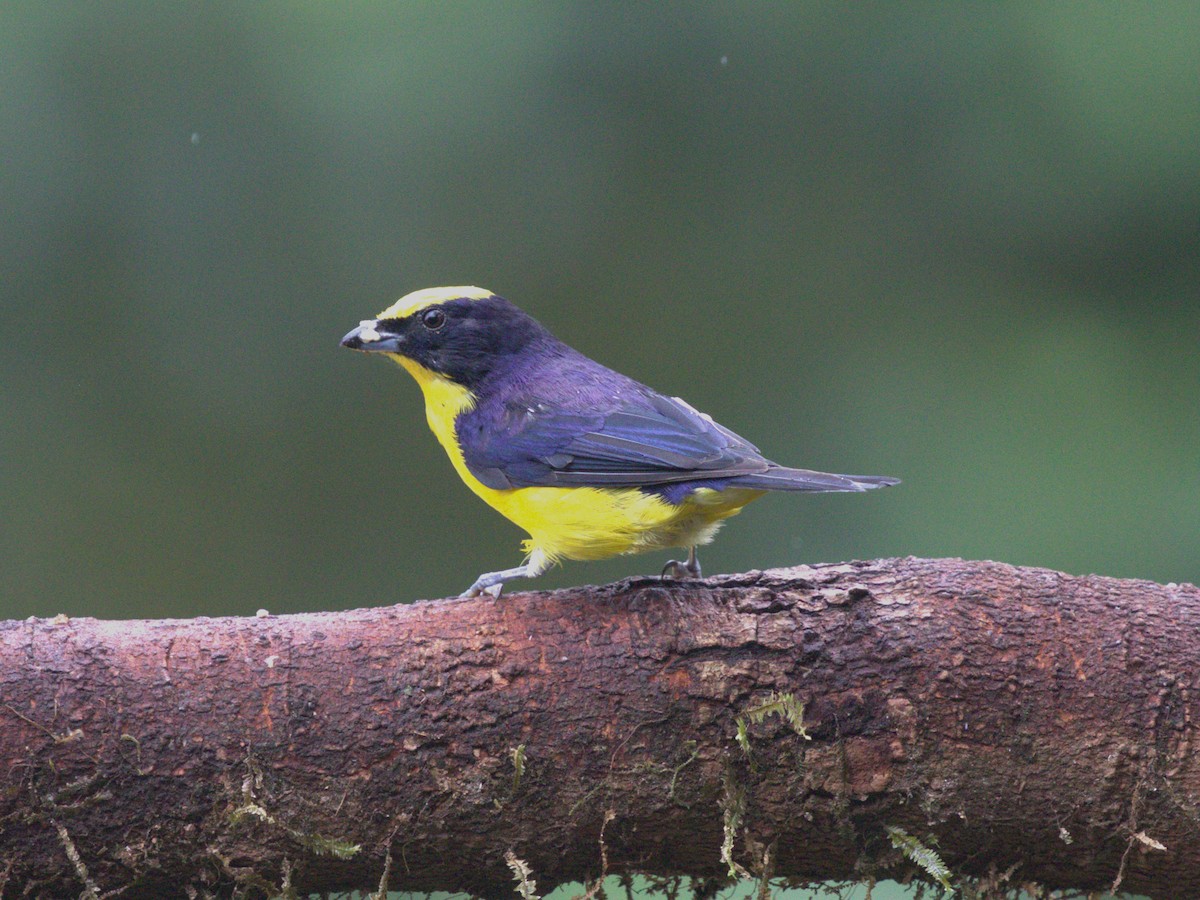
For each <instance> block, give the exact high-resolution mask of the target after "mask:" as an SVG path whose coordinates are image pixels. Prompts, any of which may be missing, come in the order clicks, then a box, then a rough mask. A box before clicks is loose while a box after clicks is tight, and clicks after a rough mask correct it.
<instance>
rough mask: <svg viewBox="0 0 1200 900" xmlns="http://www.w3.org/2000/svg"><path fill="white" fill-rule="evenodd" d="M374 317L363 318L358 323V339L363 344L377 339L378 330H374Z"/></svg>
mask: <svg viewBox="0 0 1200 900" xmlns="http://www.w3.org/2000/svg"><path fill="white" fill-rule="evenodd" d="M375 322H376V320H375V319H363V320H362V321H361V322H359V323H358V339H359V340H360V341H362V342H363V343H364V344H371V343H374V342H375V341H377V340H379V337H380V335H379V332H378V331H376V330H375Z"/></svg>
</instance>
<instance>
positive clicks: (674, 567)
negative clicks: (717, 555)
mask: <svg viewBox="0 0 1200 900" xmlns="http://www.w3.org/2000/svg"><path fill="white" fill-rule="evenodd" d="M662 577H663V578H672V579H674V580H676V581H680V580H682V579H685V578H700V577H702V576H701V574H700V560H699V559H697V558H696V548H695V547H689V548H688V557H687V559H686V560H680V559H673V560H671V561H670V562H669V563H667V564H666V565H665V566H663V570H662Z"/></svg>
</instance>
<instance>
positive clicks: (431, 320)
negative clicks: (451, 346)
mask: <svg viewBox="0 0 1200 900" xmlns="http://www.w3.org/2000/svg"><path fill="white" fill-rule="evenodd" d="M421 324H422V325H424V326H425V327H426V328H428V329H429V330H430V331H437V330H438V329H439V328H441V327H442V326H443V325H445V324H446V314H445V313H444V312H442V311H441V310H440V309H437V308H436V307H435V308H434V309H427V310H425V312H423V313H421Z"/></svg>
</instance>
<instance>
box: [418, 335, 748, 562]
mask: <svg viewBox="0 0 1200 900" xmlns="http://www.w3.org/2000/svg"><path fill="white" fill-rule="evenodd" d="M394 358H395V359H396V361H397V362H399V363H400V364H401V365H402V366H404V368H405V369H407V370H408V371H409V373H410V374H411V375H412V376H413V377H414V378H415V379H416V380H417V383H418V384H419V385H420V386H421V390H422V393H424V395H425V416H426V419H427V420H428V422H429V427H430V429H431V430H432V431H433V433H434V435H435V436H436V437H437V439H438V442H439V443H441V445H442V447H444V448H445V450H446V453H447V455H448V456H449V457H450V462H451V463H453V464H454V468H455V470H456V471H457V472H458V475H459V477H460V478H461V479H462V480H463V482H465V483H466V485H467V487H469V488H470V489H471V490H472V491H474V492H475V493H476V494H478V495H479V496H480V497H481V498H482V499H483V500H484V502H486V503H487V504H488V505H489V506H491V507H492V508H493V509H495V510H496V511H498V512H499V513H500V514H501V515H503V516H505V517H506V518H508V519H509V520H511V521H512V522H515V523H516V524H517V525H519V526H520V527H521V528H524V529H525V530H526V531H527V532H529V540H527V541H525V542H524V545H523V549H524V550H525V552H526V553H540V554H542V555H544V556H545V557H546V558H547V559H548V560H549V561H554V560H557V559H563V558H566V559H605V558H607V557H610V556H617V555H619V554H622V553H641V552H643V551H646V550H659V549H663V548H666V547H695V546H698V545H701V544H706V543H708V542H709V541H711V540H712V539H713V536H714V535H715V534H716V533H717V530H718V529H719V528H720V527H721V523H722V522H723V521H724V520H725V519H727V518H729V517H730V516H733V515H736V514H737V513H738V512H739V511H741V508H742V507H743V506H745V505H746V504H747V503H749V502H750V501H752V500H754V499H756V498H758V497H761V496H762V495H763V493H764V491H755V490H749V489H746V488H731V489H728V490H723V491H715V490H711V489H708V488H702V489H700V490H697V491H695V492H693V493H692V494H691V495H689V496H688V497H687V498H686V499H685V500H684V501H683V503H681V504H679V505H674V504H671V503H666V502H664V501H663V500H661V499H660V498H659V497H657V496H654V495H653V494H647V493H645V492H643V491H641V490H639V489H637V488H575V487H571V488H564V487H527V488H516V489H514V490H503V491H498V490H495V489H493V488H489V487H487V486H486V485H484V484H482V483H481V482H480V481H479V479H477V478H476V477H475V476H474V475H472V474H471V470H470V469H468V468H467V464H466V461H465V460H464V459H463V454H462V450H461V448H460V447H459V445H458V437H457V435H456V434H455V432H454V421H455V418H456V417H457V416H458V415H459V414H460V413H462V412H465V411H467V410H469V409H471V407H472V406H474V402H475V401H474V398H473V397H472V396H471V394H470V392H469V391H467V390H466V389H465V388H463V387H461V386H460V385H457V384H454V383H453V382H451V381H447V380H446V379H445V378H442V377H441V376H440V375H437V374H436V373H434V372H431V371H430V370H428V369H426V368H424V367H423V366H420V365H418V364H417V363H414V362H412V361H411V360H407V359H405V358H403V357H399V356H397V357H394Z"/></svg>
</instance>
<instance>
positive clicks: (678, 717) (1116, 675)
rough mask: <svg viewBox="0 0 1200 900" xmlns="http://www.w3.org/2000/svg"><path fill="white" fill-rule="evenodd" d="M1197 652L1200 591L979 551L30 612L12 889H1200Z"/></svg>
mask: <svg viewBox="0 0 1200 900" xmlns="http://www.w3.org/2000/svg"><path fill="white" fill-rule="evenodd" d="M1198 679H1200V591H1197V589H1196V588H1195V587H1193V586H1190V585H1184V586H1177V585H1166V586H1163V585H1156V584H1151V583H1148V582H1140V581H1118V580H1115V579H1108V578H1098V577H1087V578H1073V577H1070V576H1067V575H1063V574H1060V573H1057V572H1051V571H1047V570H1043V569H1021V568H1014V567H1011V566H1005V565H1000V564H997V563H990V562H963V561H961V560H923V559H911V558H909V559H893V560H879V561H875V562H865V563H848V564H844V565H830V566H813V567H808V566H804V567H799V568H794V569H785V570H775V571H770V572H751V573H747V574H743V575H730V576H722V577H717V578H712V579H709V580H707V581H705V582H702V583H700V582H696V583H674V582H660V581H658V580H655V579H636V580H631V581H625V582H621V583H619V584H615V585H610V586H607V587H601V588H580V589H574V590H567V591H557V592H554V593H529V594H514V595H512V596H506V597H504V598H502V599H500V600H498V601H496V600H492V599H491V598H487V597H485V598H481V599H476V600H462V601H439V602H433V603H421V604H417V605H414V606H398V607H388V608H383V609H368V610H356V611H352V612H345V613H336V614H315V615H294V616H280V617H263V618H246V619H232V618H230V619H196V620H193V621H137V622H102V621H95V620H91V619H71V620H67V619H65V618H64V617H59V618H57V619H53V620H33V619H30V620H27V621H25V622H8V623H4V624H3V625H0V764H2V765H3V782H0V896H3V897H4V898H9V897H18V896H34V897H36V896H63V895H76V896H78V895H81V894H82V895H86V896H89V897H106V896H116V894H117V893H118V892H120V896H121V897H123V898H141V897H147V898H148V897H157V896H164V895H172V896H175V895H187V896H197V897H200V896H204V895H205V894H206V893H207V894H213V895H230V894H232V893H235V892H238V891H240V892H241V894H243V895H246V896H257V895H264V896H265V895H267V894H269V893H271V892H276V893H280V892H284V891H286V890H292V891H297V892H301V893H303V892H308V891H323V890H348V889H352V888H358V889H362V890H383V889H388V890H393V891H395V890H415V891H428V890H435V889H441V890H467V891H471V892H474V893H477V894H483V895H490V896H497V895H510V892H511V891H513V890H514V888H515V887H517V884H516V881H515V880H514V872H517V871H518V870H521V871H525V872H527V873H528V875H527V878H528V881H530V882H532V881H533V880H534V879H536V882H537V884H538V885H540V886H541V887H542V888H543V889H549V888H550V887H551V886H553V885H554V884H556V883H559V882H562V881H566V880H587V879H591V878H595V877H597V876H599V875H600V874H601V873H602V871H607V872H609V873H620V872H629V871H637V872H649V873H655V874H659V875H667V876H669V875H677V874H687V875H693V876H700V877H709V878H712V877H726V876H728V875H729V874H730V873H734V874H742V873H747V874H750V875H752V876H756V877H764V876H766V875H773V876H774V877H776V878H791V879H802V880H809V881H822V880H827V879H855V878H863V877H885V876H887V877H903V876H904V875H905V874H906V873H909V874H911V873H916V874H917V875H923V876H925V877H932V876H933V875H934V874H935V873H934V871H933V869H932V868H931V863H930V859H929V857H928V856H926V855H925V854H928V853H933V854H936V856H933V859H937V858H938V857H940V858H941V859H942V860H944V862H945V864H946V865H947V866H948V867H949V869H950V871H951V872H952V873H953V874H952V876H951V877H954V878H960V877H963V876H973V877H977V878H981V879H985V880H986V879H988V878H989V877H990V878H991V880H992V883H993V884H998V883H999V882H1000V881H1001V880H1002V878H1003V877H1004V876H1002V875H997V874H996V873H1005V874H1006V876H1007V878H1008V881H1007V885H1008V886H1009V887H1010V888H1011V887H1015V886H1016V885H1018V884H1021V883H1025V882H1037V883H1040V884H1042V885H1045V886H1047V887H1052V888H1068V887H1072V888H1079V889H1089V890H1091V889H1096V890H1099V889H1107V888H1110V887H1111V886H1112V885H1113V883H1114V882H1119V883H1120V887H1121V888H1122V889H1123V890H1127V891H1130V892H1134V893H1141V894H1149V895H1152V896H1154V897H1192V896H1197V895H1198V894H1200V818H1198V815H1197V803H1198V801H1200V763H1198V760H1197V756H1196V754H1195V752H1194V751H1193V746H1192V744H1193V739H1194V736H1195V733H1196V721H1197V712H1198V710H1197V688H1198V684H1197V681H1198ZM898 835H900V836H902V837H898ZM908 839H912V840H913V841H914V842H915V844H909V843H906V841H907V840H908ZM917 848H919V849H917ZM510 851H511V856H509V854H510ZM506 856H507V857H508V861H506ZM513 859H515V860H516V862H517V863H519V864H520V865H519V866H518V865H515V864H514V863H512V860H513ZM922 866H923V868H922Z"/></svg>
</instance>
